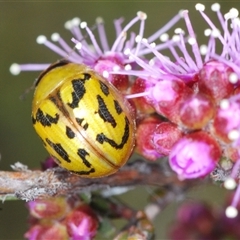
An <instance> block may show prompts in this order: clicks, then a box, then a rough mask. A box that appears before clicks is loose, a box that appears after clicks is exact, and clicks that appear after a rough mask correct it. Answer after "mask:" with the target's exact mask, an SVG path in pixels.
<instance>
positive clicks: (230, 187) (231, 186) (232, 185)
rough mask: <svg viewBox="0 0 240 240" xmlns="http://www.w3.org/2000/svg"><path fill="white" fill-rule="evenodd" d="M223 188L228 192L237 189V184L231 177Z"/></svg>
mask: <svg viewBox="0 0 240 240" xmlns="http://www.w3.org/2000/svg"><path fill="white" fill-rule="evenodd" d="M223 186H224V187H225V188H226V189H228V190H233V189H235V188H236V186H237V183H236V181H235V180H234V178H231V177H229V178H227V179H226V180H225V181H224V183H223Z"/></svg>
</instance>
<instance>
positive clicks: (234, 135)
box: [228, 129, 240, 141]
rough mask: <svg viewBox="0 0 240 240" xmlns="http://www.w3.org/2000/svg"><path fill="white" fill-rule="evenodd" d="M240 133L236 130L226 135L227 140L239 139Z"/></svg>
mask: <svg viewBox="0 0 240 240" xmlns="http://www.w3.org/2000/svg"><path fill="white" fill-rule="evenodd" d="M239 136H240V133H239V131H238V130H236V129H234V130H231V131H230V132H229V133H228V138H229V139H230V140H232V141H235V140H237V139H239Z"/></svg>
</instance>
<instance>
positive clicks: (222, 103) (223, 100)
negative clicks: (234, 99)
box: [219, 99, 230, 110]
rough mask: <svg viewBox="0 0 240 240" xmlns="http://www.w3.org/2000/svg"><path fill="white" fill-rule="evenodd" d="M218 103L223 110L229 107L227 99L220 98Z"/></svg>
mask: <svg viewBox="0 0 240 240" xmlns="http://www.w3.org/2000/svg"><path fill="white" fill-rule="evenodd" d="M219 105H220V108H221V109H222V110H225V109H228V108H229V105H230V103H229V100H228V99H222V100H221V101H220V104H219Z"/></svg>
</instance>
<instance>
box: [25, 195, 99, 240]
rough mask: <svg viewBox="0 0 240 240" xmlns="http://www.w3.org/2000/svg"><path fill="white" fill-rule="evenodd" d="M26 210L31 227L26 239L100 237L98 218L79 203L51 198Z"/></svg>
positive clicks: (82, 239) (89, 209)
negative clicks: (97, 234) (98, 233)
mask: <svg viewBox="0 0 240 240" xmlns="http://www.w3.org/2000/svg"><path fill="white" fill-rule="evenodd" d="M27 206H28V209H29V212H30V219H29V222H30V226H31V227H30V229H29V230H28V232H26V233H25V237H26V238H27V239H79V240H90V239H93V237H94V236H95V235H96V233H97V228H98V225H99V224H98V218H97V216H96V214H95V213H94V212H93V210H92V209H91V208H90V207H89V206H88V205H86V204H83V203H81V202H80V201H79V199H78V200H77V201H76V199H74V201H72V200H71V199H68V200H67V199H66V198H64V197H57V198H49V199H44V200H36V201H32V202H29V203H28V204H27Z"/></svg>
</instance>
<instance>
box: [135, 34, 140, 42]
mask: <svg viewBox="0 0 240 240" xmlns="http://www.w3.org/2000/svg"><path fill="white" fill-rule="evenodd" d="M141 40H142V37H141V36H140V35H137V36H136V37H135V42H136V43H139V42H141Z"/></svg>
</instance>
